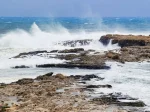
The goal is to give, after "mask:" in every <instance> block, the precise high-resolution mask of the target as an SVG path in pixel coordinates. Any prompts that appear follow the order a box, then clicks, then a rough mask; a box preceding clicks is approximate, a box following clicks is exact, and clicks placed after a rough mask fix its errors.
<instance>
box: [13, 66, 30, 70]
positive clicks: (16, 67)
mask: <svg viewBox="0 0 150 112" xmlns="http://www.w3.org/2000/svg"><path fill="white" fill-rule="evenodd" d="M12 68H14V69H18V68H30V67H29V66H25V65H21V66H15V67H12Z"/></svg>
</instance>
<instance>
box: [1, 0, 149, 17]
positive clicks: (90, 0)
mask: <svg viewBox="0 0 150 112" xmlns="http://www.w3.org/2000/svg"><path fill="white" fill-rule="evenodd" d="M0 16H9V17H14V16H17V17H150V0H0Z"/></svg>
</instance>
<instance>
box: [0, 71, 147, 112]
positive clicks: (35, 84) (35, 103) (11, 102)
mask: <svg viewBox="0 0 150 112" xmlns="http://www.w3.org/2000/svg"><path fill="white" fill-rule="evenodd" d="M92 79H97V80H99V81H101V80H103V78H101V77H98V76H97V75H94V74H91V75H84V76H81V75H76V76H70V77H67V76H65V75H63V74H56V75H53V73H51V72H50V73H47V74H45V75H41V76H38V77H37V78H35V79H29V78H25V79H20V80H18V81H16V82H13V83H11V84H1V86H0V96H1V97H0V101H1V103H0V112H89V111H91V112H127V109H124V108H123V106H132V107H134V110H135V109H136V108H137V107H138V108H139V107H140V108H142V107H144V106H145V104H144V103H143V102H142V101H140V100H138V99H135V98H131V97H130V96H127V95H122V94H121V93H115V94H114V93H112V94H108V95H99V96H97V95H95V96H92V93H93V92H94V89H95V88H108V89H111V88H112V86H111V85H87V84H86V81H89V80H92ZM101 94H102V93H101ZM121 100H122V101H121ZM123 100H128V102H123ZM121 106H122V107H121Z"/></svg>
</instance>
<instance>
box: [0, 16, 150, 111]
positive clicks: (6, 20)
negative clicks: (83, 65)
mask: <svg viewBox="0 0 150 112" xmlns="http://www.w3.org/2000/svg"><path fill="white" fill-rule="evenodd" d="M106 34H132V35H150V18H142V17H105V18H79V17H59V18H55V17H0V83H11V82H13V81H17V80H18V79H21V78H35V77H37V76H38V75H43V74H44V73H47V72H54V73H63V74H65V75H68V76H69V75H85V74H97V75H98V76H100V77H103V78H105V79H104V80H103V81H96V80H91V81H89V84H111V85H112V86H113V88H112V89H106V88H105V89H97V92H104V93H112V92H121V93H123V94H125V95H130V96H132V97H135V98H139V99H140V100H142V101H144V102H145V103H146V105H147V107H146V109H150V63H149V62H140V63H139V62H128V63H125V64H121V63H117V62H107V63H106V64H107V65H110V66H111V69H110V70H87V69H77V68H76V69H62V68H36V64H48V63H63V62H64V61H65V60H59V59H54V58H51V59H49V58H47V57H40V56H32V57H28V58H25V59H21V58H20V59H14V58H12V57H14V56H16V55H18V54H19V53H22V52H30V51H37V50H48V51H51V50H56V49H58V50H62V49H71V48H84V49H87V50H88V49H94V50H96V51H99V52H104V51H108V50H113V49H120V47H119V46H118V45H111V44H109V45H108V46H103V45H102V44H101V43H100V42H99V39H100V37H101V36H102V35H106ZM82 39H93V41H92V42H91V43H90V44H89V45H84V46H83V45H82V46H81V45H80V44H79V45H76V46H74V47H72V46H63V45H62V44H58V43H61V42H63V41H67V40H82ZM20 65H26V66H30V68H24V69H21V68H20V69H13V68H12V67H14V66H20Z"/></svg>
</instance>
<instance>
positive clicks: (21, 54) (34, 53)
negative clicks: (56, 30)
mask: <svg viewBox="0 0 150 112" xmlns="http://www.w3.org/2000/svg"><path fill="white" fill-rule="evenodd" d="M39 53H48V52H47V51H46V50H44V51H33V52H27V53H20V54H19V55H17V56H15V57H13V58H21V57H22V56H26V55H37V54H39Z"/></svg>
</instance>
